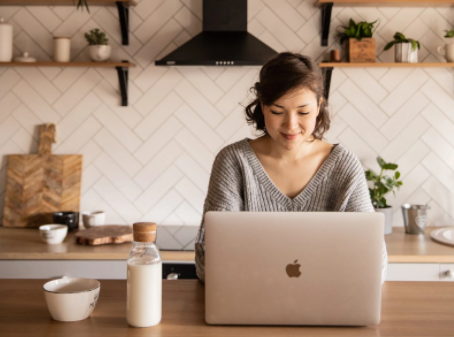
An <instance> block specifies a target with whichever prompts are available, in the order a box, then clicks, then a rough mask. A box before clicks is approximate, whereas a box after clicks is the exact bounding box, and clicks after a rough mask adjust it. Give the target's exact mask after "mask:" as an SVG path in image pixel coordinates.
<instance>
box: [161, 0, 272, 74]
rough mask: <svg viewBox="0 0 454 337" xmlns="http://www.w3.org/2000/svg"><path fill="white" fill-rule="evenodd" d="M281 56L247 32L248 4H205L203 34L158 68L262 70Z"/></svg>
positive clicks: (217, 0) (234, 0)
mask: <svg viewBox="0 0 454 337" xmlns="http://www.w3.org/2000/svg"><path fill="white" fill-rule="evenodd" d="M276 55H277V52H276V51H275V50H273V49H272V48H270V47H268V46H267V45H266V44H264V43H263V42H262V41H260V40H259V39H257V38H256V37H254V36H253V35H251V34H249V33H248V32H247V0H203V31H202V32H201V33H200V34H199V35H197V36H195V37H194V38H192V39H191V40H189V41H188V42H186V43H185V44H183V45H182V46H180V47H179V48H177V49H176V50H175V51H173V52H171V53H170V54H169V55H167V56H166V57H164V58H163V59H161V60H157V61H155V64H156V65H157V66H259V65H263V64H265V63H266V61H268V60H269V59H270V58H272V57H274V56H276Z"/></svg>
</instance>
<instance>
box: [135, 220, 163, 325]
mask: <svg viewBox="0 0 454 337" xmlns="http://www.w3.org/2000/svg"><path fill="white" fill-rule="evenodd" d="M156 229H157V225H156V224H155V223H152V222H139V223H135V224H134V225H133V237H134V239H133V240H134V242H133V245H132V249H131V251H130V253H129V256H128V260H127V266H128V267H127V268H128V274H127V300H126V320H127V322H128V324H129V325H131V326H133V327H137V328H144V327H150V326H154V325H157V324H159V323H160V322H161V315H162V260H161V255H160V254H159V250H158V248H157V247H156V244H155V242H156Z"/></svg>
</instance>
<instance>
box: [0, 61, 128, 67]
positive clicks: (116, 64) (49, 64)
mask: <svg viewBox="0 0 454 337" xmlns="http://www.w3.org/2000/svg"><path fill="white" fill-rule="evenodd" d="M135 66H136V65H135V64H134V63H130V62H0V67H97V68H116V67H123V68H133V67H135Z"/></svg>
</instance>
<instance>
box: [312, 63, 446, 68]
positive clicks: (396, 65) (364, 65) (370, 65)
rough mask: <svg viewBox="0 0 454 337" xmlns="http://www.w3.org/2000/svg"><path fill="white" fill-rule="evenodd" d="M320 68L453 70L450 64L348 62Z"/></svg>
mask: <svg viewBox="0 0 454 337" xmlns="http://www.w3.org/2000/svg"><path fill="white" fill-rule="evenodd" d="M318 66H319V67H320V68H359V67H361V68H454V62H451V63H447V62H446V63H429V62H426V63H424V62H421V63H396V62H392V63H350V62H322V63H320V64H319V65H318Z"/></svg>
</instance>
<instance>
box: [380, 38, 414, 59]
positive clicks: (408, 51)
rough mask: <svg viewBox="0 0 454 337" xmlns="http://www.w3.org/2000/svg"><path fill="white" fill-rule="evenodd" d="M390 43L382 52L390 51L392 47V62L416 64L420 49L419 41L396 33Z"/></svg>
mask: <svg viewBox="0 0 454 337" xmlns="http://www.w3.org/2000/svg"><path fill="white" fill-rule="evenodd" d="M393 39H394V40H392V41H391V42H388V44H386V46H385V48H384V50H389V49H391V47H392V46H394V61H395V62H399V63H402V62H405V63H417V62H418V49H420V48H421V45H420V43H419V41H416V40H414V39H410V38H406V37H405V35H404V34H402V33H399V32H396V34H394V36H393Z"/></svg>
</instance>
